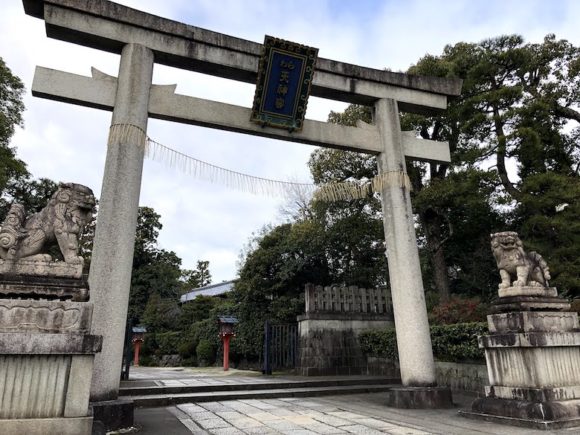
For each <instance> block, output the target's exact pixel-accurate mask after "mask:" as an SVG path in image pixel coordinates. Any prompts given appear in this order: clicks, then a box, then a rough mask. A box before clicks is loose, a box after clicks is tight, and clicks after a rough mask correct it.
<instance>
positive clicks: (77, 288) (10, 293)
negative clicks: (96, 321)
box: [0, 260, 89, 302]
mask: <svg viewBox="0 0 580 435" xmlns="http://www.w3.org/2000/svg"><path fill="white" fill-rule="evenodd" d="M0 261H1V260H0ZM0 297H3V298H23V299H24V298H27V299H50V300H55V299H56V300H72V301H78V302H82V301H88V300H89V286H88V283H87V281H86V279H85V278H84V277H81V278H57V277H53V276H31V275H10V274H4V275H2V274H0Z"/></svg>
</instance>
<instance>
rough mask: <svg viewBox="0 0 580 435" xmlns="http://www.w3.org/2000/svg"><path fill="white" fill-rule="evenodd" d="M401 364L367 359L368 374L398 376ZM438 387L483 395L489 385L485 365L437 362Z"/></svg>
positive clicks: (382, 359)
mask: <svg viewBox="0 0 580 435" xmlns="http://www.w3.org/2000/svg"><path fill="white" fill-rule="evenodd" d="M398 370H399V364H398V363H393V362H392V361H391V360H388V359H387V358H378V357H373V356H368V357H367V373H366V374H368V375H372V376H391V374H392V373H395V375H398ZM435 373H436V376H437V385H439V386H446V387H449V388H451V389H452V390H456V391H466V392H468V393H473V394H478V395H482V394H483V393H484V387H485V386H486V385H489V378H488V375H487V367H486V365H485V364H471V363H452V362H444V361H435Z"/></svg>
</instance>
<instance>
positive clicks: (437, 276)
mask: <svg viewBox="0 0 580 435" xmlns="http://www.w3.org/2000/svg"><path fill="white" fill-rule="evenodd" d="M420 217H421V222H422V224H423V228H424V230H425V237H426V239H427V249H428V251H429V260H430V261H431V267H433V282H434V284H435V288H436V289H437V293H438V294H439V300H440V302H448V301H449V298H450V291H449V276H448V275H447V262H446V261H445V251H444V249H443V245H444V244H445V241H446V240H447V238H446V237H445V236H444V235H443V231H442V226H443V225H445V223H444V219H443V218H442V216H440V215H439V214H438V213H437V212H436V211H435V210H433V209H428V210H425V211H424V212H422V213H421V214H420Z"/></svg>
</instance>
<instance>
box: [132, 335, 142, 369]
mask: <svg viewBox="0 0 580 435" xmlns="http://www.w3.org/2000/svg"><path fill="white" fill-rule="evenodd" d="M134 344H135V354H134V355H133V365H134V366H135V367H139V351H140V350H141V340H135V341H134Z"/></svg>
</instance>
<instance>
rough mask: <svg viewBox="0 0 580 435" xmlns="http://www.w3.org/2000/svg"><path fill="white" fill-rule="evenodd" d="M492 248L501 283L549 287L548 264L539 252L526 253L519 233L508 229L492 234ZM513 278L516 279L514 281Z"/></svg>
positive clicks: (504, 286) (515, 285)
mask: <svg viewBox="0 0 580 435" xmlns="http://www.w3.org/2000/svg"><path fill="white" fill-rule="evenodd" d="M491 250H492V251H493V256H494V257H495V261H496V262H497V267H498V269H499V274H500V276H501V284H500V285H499V288H500V289H502V288H508V287H512V286H513V287H524V286H528V287H539V286H542V287H549V283H548V281H549V280H550V279H551V277H550V270H549V268H548V264H547V263H546V261H545V260H544V259H543V258H542V256H541V255H540V254H538V253H537V252H533V251H532V252H528V253H526V252H525V251H524V248H523V243H522V241H521V240H520V238H519V236H518V233H516V232H513V231H506V232H503V233H495V234H491ZM512 279H515V281H513V282H512Z"/></svg>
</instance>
